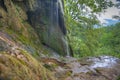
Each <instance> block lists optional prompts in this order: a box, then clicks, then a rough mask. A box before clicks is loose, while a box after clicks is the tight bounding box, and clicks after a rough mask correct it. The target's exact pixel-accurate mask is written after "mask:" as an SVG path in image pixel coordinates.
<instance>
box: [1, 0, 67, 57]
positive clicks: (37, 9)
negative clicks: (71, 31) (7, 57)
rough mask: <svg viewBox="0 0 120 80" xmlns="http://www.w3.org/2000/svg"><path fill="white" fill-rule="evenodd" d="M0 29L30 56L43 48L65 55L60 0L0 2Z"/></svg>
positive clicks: (62, 13)
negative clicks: (29, 53) (20, 45)
mask: <svg viewBox="0 0 120 80" xmlns="http://www.w3.org/2000/svg"><path fill="white" fill-rule="evenodd" d="M0 27H1V31H3V32H5V33H8V34H9V35H11V37H12V38H14V40H15V41H16V43H18V41H19V43H21V44H24V48H25V49H26V50H28V51H30V52H32V53H33V52H35V49H36V50H38V49H37V48H41V47H38V45H44V46H46V47H48V48H49V49H51V50H53V51H55V52H57V53H58V54H60V55H63V56H65V55H67V54H69V48H68V43H67V41H66V38H65V35H66V28H65V23H64V12H63V1H62V0H0ZM10 33H11V34H10ZM13 34H14V35H16V36H17V37H16V36H13ZM16 39H17V40H16ZM18 39H19V40H18ZM27 40H28V41H27ZM19 43H18V44H19ZM33 45H34V46H33ZM22 47H23V46H22ZM34 48H35V49H34ZM38 53H39V52H38Z"/></svg>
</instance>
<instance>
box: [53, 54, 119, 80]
mask: <svg viewBox="0 0 120 80" xmlns="http://www.w3.org/2000/svg"><path fill="white" fill-rule="evenodd" d="M69 59H71V60H69V61H64V60H63V61H61V63H65V62H66V63H65V64H64V65H57V67H55V69H54V70H53V71H54V72H55V75H56V77H57V78H58V80H117V79H118V77H119V76H120V59H118V58H114V57H111V56H100V57H88V58H84V59H80V60H77V59H72V58H69ZM54 60H55V59H54ZM65 60H67V58H65Z"/></svg>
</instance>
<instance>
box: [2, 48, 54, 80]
mask: <svg viewBox="0 0 120 80" xmlns="http://www.w3.org/2000/svg"><path fill="white" fill-rule="evenodd" d="M21 51H22V52H21V53H22V54H23V55H24V56H25V57H26V58H27V62H25V61H23V60H20V59H17V58H16V57H13V56H10V55H9V54H8V53H5V52H4V53H3V52H0V79H1V78H4V79H5V80H7V79H8V80H55V79H54V77H53V75H51V73H50V71H48V70H46V69H45V68H44V67H43V66H42V65H41V63H40V62H38V61H37V60H36V59H34V58H33V57H32V56H31V55H29V53H27V52H26V51H23V50H21Z"/></svg>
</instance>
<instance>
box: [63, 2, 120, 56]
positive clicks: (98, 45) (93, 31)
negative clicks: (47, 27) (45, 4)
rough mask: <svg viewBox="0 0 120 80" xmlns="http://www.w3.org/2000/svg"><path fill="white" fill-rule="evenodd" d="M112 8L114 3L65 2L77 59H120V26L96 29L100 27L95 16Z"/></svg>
mask: <svg viewBox="0 0 120 80" xmlns="http://www.w3.org/2000/svg"><path fill="white" fill-rule="evenodd" d="M112 6H113V3H112V2H111V1H110V2H109V1H106V0H102V1H101V0H89V1H88V0H77V1H74V0H65V19H66V20H65V21H66V26H67V29H68V38H69V40H70V45H71V46H72V49H73V52H74V56H75V57H85V56H98V55H112V56H116V57H120V56H119V53H120V45H119V43H120V37H119V35H120V32H119V31H120V29H119V25H120V24H116V25H115V26H116V27H115V26H114V27H113V26H109V27H103V28H94V25H96V24H97V25H99V21H98V19H97V17H96V15H95V14H97V13H99V12H101V11H104V9H107V8H108V7H112Z"/></svg>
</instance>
